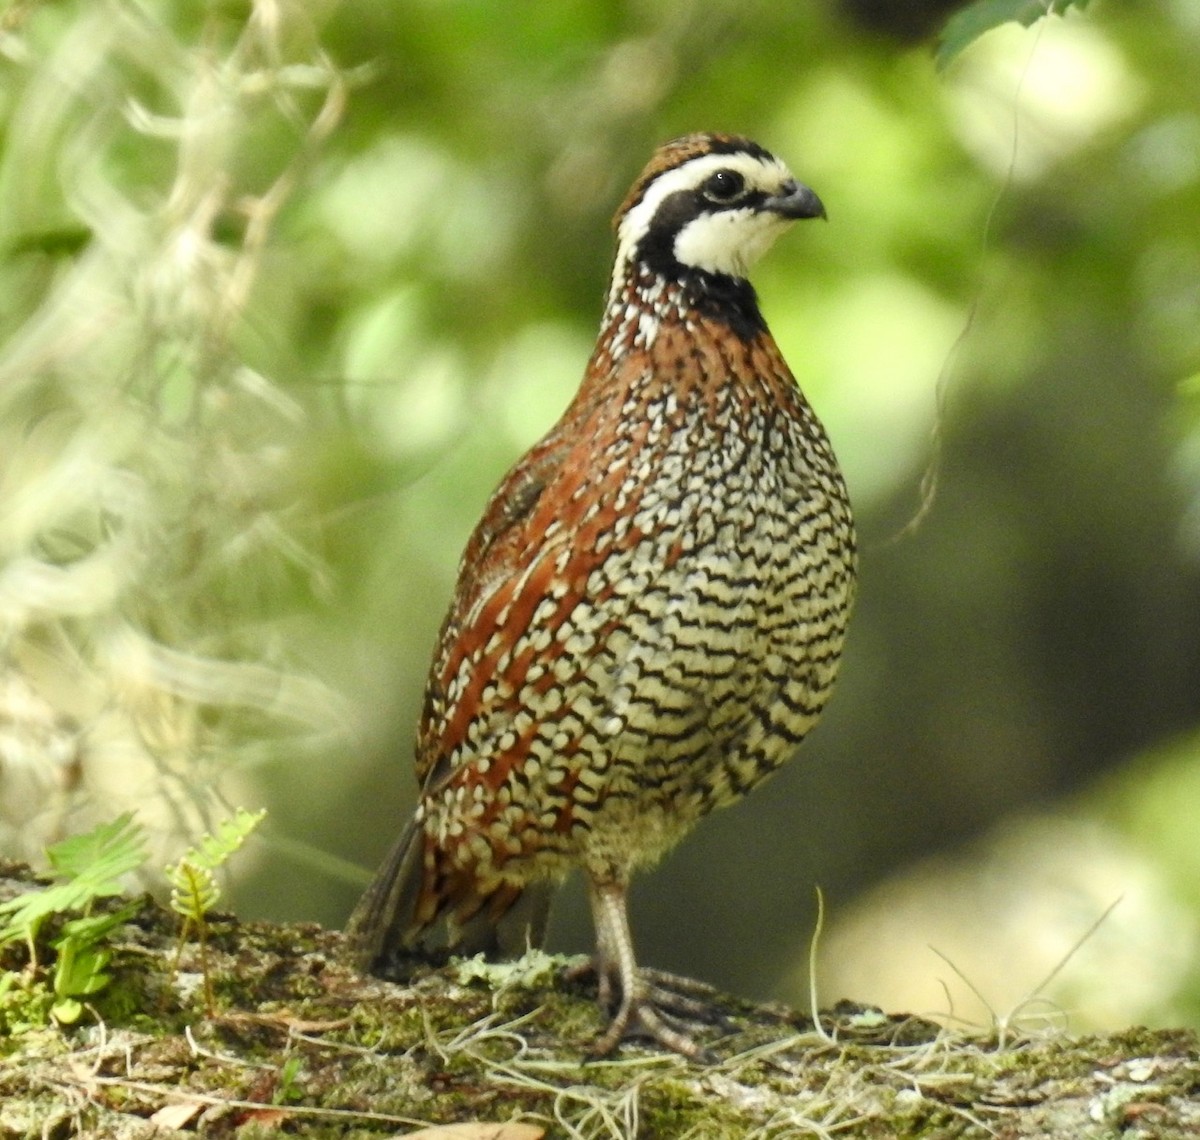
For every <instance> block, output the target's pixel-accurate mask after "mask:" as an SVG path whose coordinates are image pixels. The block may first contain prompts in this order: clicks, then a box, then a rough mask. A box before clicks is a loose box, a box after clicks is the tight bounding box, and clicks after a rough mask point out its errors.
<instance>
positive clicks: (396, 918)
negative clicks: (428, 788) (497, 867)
mask: <svg viewBox="0 0 1200 1140" xmlns="http://www.w3.org/2000/svg"><path fill="white" fill-rule="evenodd" d="M427 844H428V839H427V837H426V835H425V832H424V830H423V829H422V828H421V827H420V826H418V824H417V821H416V820H414V821H412V822H411V823H410V824H409V825H408V827H407V828H405V830H404V833H403V834H402V835H401V836H400V838H399V840H398V841H397V842H396V844H395V846H394V847H393V848H392V849H391V851H389V852H388V855H387V858H386V859H384V861H383V864H382V865H381V866H380V868H379V870H378V871H377V872H376V873H375V878H374V879H373V880H372V881H371V885H370V886H369V887H368V888H367V890H366V892H365V893H364V894H363V896H362V898H361V899H360V900H359V902H358V905H357V906H356V907H355V908H354V912H353V914H351V916H350V921H349V923H348V924H347V926H346V936H347V938H348V939H349V941H350V950H351V954H352V955H353V957H354V959H355V961H356V962H357V963H358V964H359V965H360V967H361V968H362V969H365V970H367V971H369V972H371V973H376V974H386V973H390V972H394V970H395V969H396V967H397V966H398V965H400V964H401V962H402V960H403V959H404V958H406V957H407V958H418V959H424V960H427V961H428V960H433V961H438V960H444V959H446V958H447V957H449V956H450V955H451V954H458V955H463V956H469V955H473V954H479V953H483V954H486V955H487V956H488V957H495V958H514V957H518V956H519V955H521V954H523V953H524V952H525V951H526V950H527V949H528V948H530V947H531V946H540V945H541V944H542V941H543V939H544V938H545V933H546V923H547V920H548V918H549V914H550V899H551V895H552V893H553V884H552V883H550V882H549V881H545V880H543V881H540V882H534V883H530V884H528V885H525V884H520V883H516V882H512V881H509V880H498V881H497V880H492V881H491V882H489V883H486V884H485V883H481V882H480V881H479V880H478V879H477V878H475V876H473V875H472V874H470V872H469V871H466V870H461V869H457V868H454V869H449V868H446V867H445V866H444V865H442V864H444V862H445V861H444V860H439V859H438V858H437V856H438V855H439V854H440V853H439V852H438V851H437V850H436V848H434V849H432V854H433V858H432V859H430V858H428V857H427V852H428V851H429V850H430V849H429V848H428V846H427Z"/></svg>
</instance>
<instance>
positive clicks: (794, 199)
mask: <svg viewBox="0 0 1200 1140" xmlns="http://www.w3.org/2000/svg"><path fill="white" fill-rule="evenodd" d="M763 209H765V210H772V211H773V212H774V213H776V214H780V215H781V216H783V217H785V218H823V217H825V207H824V205H822V203H821V199H820V198H818V197H817V195H816V191H814V190H810V189H809V188H808V187H807V186H804V185H802V184H801V183H799V182H789V183H787V184H786V185H784V186H783V188H782V190H781V191H780V193H779V194H776V195H775V197H774V198H768V199H767V200H766V201H765V202H764V203H763Z"/></svg>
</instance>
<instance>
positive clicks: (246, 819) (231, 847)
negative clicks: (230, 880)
mask: <svg viewBox="0 0 1200 1140" xmlns="http://www.w3.org/2000/svg"><path fill="white" fill-rule="evenodd" d="M266 814H267V813H266V812H265V811H247V810H246V809H245V808H238V809H237V811H236V812H235V813H234V814H233V815H232V816H231V817H230V818H229V819H226V820H224V821H222V822H221V823H220V824H218V825H217V831H216V834H215V835H205V836H202V837H201V839H200V842H199V843H198V844H197V845H196V846H195V847H193V848H192V849H191V850H190V851H188V852H187V854H186V855H184V857H183V858H182V859H181V860H180V862H181V863H184V862H186V863H191V864H192V866H193V867H204V868H206V869H208V870H210V871H215V870H216V869H217V868H218V867H220V866H221V865H222V864H223V863H224V862H225V860H226V859H228V858H229V857H230V856H231V855H232V854H233V853H234V852H235V851H236V850H237V849H238V848H239V847H241V845H242V844H243V843H245V842H246V838H247V837H248V836H249V835H250V833H251V832H252V831H253V830H254V829H255V828H256V827H257V826H258V825H259V824H260V823H261V822H262V821H263V818H264V817H265V816H266Z"/></svg>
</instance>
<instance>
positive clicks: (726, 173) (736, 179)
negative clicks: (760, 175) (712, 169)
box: [703, 170, 746, 202]
mask: <svg viewBox="0 0 1200 1140" xmlns="http://www.w3.org/2000/svg"><path fill="white" fill-rule="evenodd" d="M745 189H746V180H745V179H744V178H743V177H742V176H741V175H740V174H739V173H738V172H737V171H736V170H718V171H717V172H716V174H714V175H712V177H711V178H709V180H708V181H707V182H705V183H704V191H703V192H704V196H705V197H706V198H707V199H708V200H709V201H710V202H732V201H733V200H734V199H735V198H740V197H741V195H742V193H743V191H745Z"/></svg>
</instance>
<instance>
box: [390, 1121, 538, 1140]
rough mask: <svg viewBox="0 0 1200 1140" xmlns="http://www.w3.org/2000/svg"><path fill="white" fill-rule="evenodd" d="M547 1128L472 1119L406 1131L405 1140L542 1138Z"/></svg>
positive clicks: (535, 1139)
mask: <svg viewBox="0 0 1200 1140" xmlns="http://www.w3.org/2000/svg"><path fill="white" fill-rule="evenodd" d="M545 1135H546V1130H545V1129H544V1128H542V1127H540V1126H539V1125H537V1124H523V1123H522V1122H521V1121H519V1120H510V1121H508V1122H507V1123H504V1124H496V1123H490V1124H489V1123H486V1122H485V1121H482V1120H472V1121H469V1122H465V1123H463V1124H435V1125H433V1126H432V1127H430V1128H422V1129H420V1130H419V1131H417V1132H406V1133H405V1134H404V1140H542V1137H543V1136H545Z"/></svg>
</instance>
